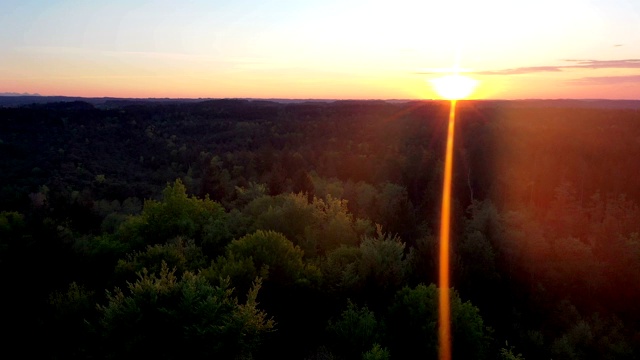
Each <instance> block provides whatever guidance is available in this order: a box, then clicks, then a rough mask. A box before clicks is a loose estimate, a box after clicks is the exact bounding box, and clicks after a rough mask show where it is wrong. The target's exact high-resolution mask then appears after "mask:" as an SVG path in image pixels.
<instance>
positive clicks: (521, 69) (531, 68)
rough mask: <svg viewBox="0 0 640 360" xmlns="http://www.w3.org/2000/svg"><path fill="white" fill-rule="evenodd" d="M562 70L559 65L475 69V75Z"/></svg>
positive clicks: (519, 73)
mask: <svg viewBox="0 0 640 360" xmlns="http://www.w3.org/2000/svg"><path fill="white" fill-rule="evenodd" d="M558 71H562V67H561V66H528V67H519V68H512V69H502V70H487V71H475V72H473V73H472V74H475V75H521V74H532V73H539V72H558Z"/></svg>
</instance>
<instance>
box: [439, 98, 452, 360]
mask: <svg viewBox="0 0 640 360" xmlns="http://www.w3.org/2000/svg"><path fill="white" fill-rule="evenodd" d="M455 119H456V100H451V109H450V110H449V126H448V131H447V149H446V154H445V163H444V179H443V181H442V182H443V184H442V211H441V214H440V265H439V279H438V283H439V284H438V287H439V292H438V345H439V348H438V353H439V359H440V360H450V359H451V304H450V298H449V241H450V232H451V182H452V176H453V135H454V126H455Z"/></svg>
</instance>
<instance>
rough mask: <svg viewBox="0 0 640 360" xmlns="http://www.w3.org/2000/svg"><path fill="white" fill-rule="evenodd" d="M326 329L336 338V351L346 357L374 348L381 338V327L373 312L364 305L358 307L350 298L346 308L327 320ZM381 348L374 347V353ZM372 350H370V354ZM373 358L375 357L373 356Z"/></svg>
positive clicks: (380, 350) (378, 351) (379, 351)
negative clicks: (334, 318) (335, 317)
mask: <svg viewBox="0 0 640 360" xmlns="http://www.w3.org/2000/svg"><path fill="white" fill-rule="evenodd" d="M327 330H328V331H329V333H330V334H331V335H332V336H333V337H334V338H335V339H336V344H337V348H338V351H339V352H340V353H343V354H345V355H346V356H347V357H348V358H354V357H356V356H357V355H360V354H362V353H364V352H366V351H367V350H368V349H372V348H373V349H372V351H373V350H374V349H375V345H378V344H377V341H379V339H380V338H382V331H381V330H382V329H381V327H380V325H379V323H378V321H377V320H376V317H375V314H374V313H373V312H372V311H371V310H369V309H368V308H367V307H366V306H363V307H359V306H357V305H356V304H354V303H353V302H351V301H350V300H349V301H348V303H347V309H346V310H344V311H343V312H342V313H341V314H340V317H339V318H338V319H336V320H329V324H328V325H327ZM381 352H382V349H379V345H378V349H375V353H381ZM371 356H374V355H373V352H372V355H371ZM374 358H375V357H374Z"/></svg>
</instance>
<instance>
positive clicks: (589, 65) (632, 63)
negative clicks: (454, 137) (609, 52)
mask: <svg viewBox="0 0 640 360" xmlns="http://www.w3.org/2000/svg"><path fill="white" fill-rule="evenodd" d="M564 61H565V62H567V63H569V64H567V65H547V66H527V67H519V68H510V69H501V70H486V71H475V72H472V74H475V75H523V74H533V73H540V72H560V71H565V70H571V69H640V59H622V60H591V59H566V60H564Z"/></svg>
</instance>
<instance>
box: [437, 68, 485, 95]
mask: <svg viewBox="0 0 640 360" xmlns="http://www.w3.org/2000/svg"><path fill="white" fill-rule="evenodd" d="M430 82H431V84H432V85H433V87H434V89H435V90H436V92H437V93H438V94H439V95H440V96H441V97H442V98H444V99H447V100H460V99H464V98H467V97H468V96H469V95H471V93H473V90H474V89H475V88H476V86H477V85H478V81H477V80H474V79H472V78H470V77H468V76H464V75H460V74H451V75H446V76H443V77H439V78H437V79H432V80H430Z"/></svg>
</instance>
